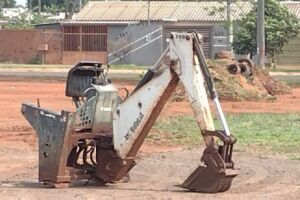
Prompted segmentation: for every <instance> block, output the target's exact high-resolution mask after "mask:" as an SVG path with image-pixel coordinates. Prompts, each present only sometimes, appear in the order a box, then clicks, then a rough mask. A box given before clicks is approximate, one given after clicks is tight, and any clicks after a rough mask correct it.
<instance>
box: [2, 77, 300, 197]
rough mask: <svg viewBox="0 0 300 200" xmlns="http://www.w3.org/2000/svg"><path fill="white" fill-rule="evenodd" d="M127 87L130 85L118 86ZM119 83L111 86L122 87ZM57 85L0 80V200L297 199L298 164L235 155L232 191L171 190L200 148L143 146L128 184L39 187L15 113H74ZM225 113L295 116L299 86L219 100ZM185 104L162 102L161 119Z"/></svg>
mask: <svg viewBox="0 0 300 200" xmlns="http://www.w3.org/2000/svg"><path fill="white" fill-rule="evenodd" d="M124 84H125V85H126V86H127V87H128V88H129V89H132V88H133V85H132V84H128V83H124ZM124 84H123V83H117V85H122V86H124ZM64 90H65V83H64V82H61V81H48V82H45V81H43V82H38V81H30V82H28V81H24V80H23V81H22V80H18V81H15V80H1V79H0V111H1V112H0V200H1V199H201V198H202V199H234V200H235V199H272V200H274V199H300V167H299V166H300V161H292V160H286V159H284V158H279V157H272V156H261V155H259V154H258V153H257V152H253V151H251V149H249V150H247V151H245V152H244V151H236V152H235V154H234V160H235V161H236V163H237V165H238V167H240V168H241V170H240V174H239V176H238V177H237V178H236V179H234V182H233V185H232V188H231V189H230V190H229V191H227V192H225V193H222V194H200V193H187V192H185V190H183V189H181V188H179V187H177V186H176V185H179V184H180V183H181V182H182V181H184V179H185V178H186V177H187V176H188V175H189V173H191V171H193V170H194V169H195V168H196V166H197V164H198V162H199V159H200V155H201V153H202V149H199V150H183V149H181V147H176V146H169V145H150V144H145V145H143V148H142V150H141V152H140V154H139V158H138V165H137V166H135V167H134V169H133V170H132V173H131V181H130V182H129V183H117V184H111V185H107V186H105V187H96V186H94V185H87V186H81V185H78V186H76V187H72V188H66V189H45V188H42V187H41V185H40V184H38V182H37V176H38V160H37V156H38V154H37V151H38V149H37V138H36V135H35V133H34V132H33V130H32V129H31V128H30V126H29V124H28V123H27V122H26V121H25V119H24V118H23V116H22V115H21V113H20V109H21V103H22V102H33V103H36V101H37V98H39V100H40V103H41V107H44V108H49V109H50V110H57V111H59V110H60V109H61V108H64V109H65V110H70V111H72V110H74V105H73V104H72V102H71V100H70V99H69V98H67V97H65V96H64V92H65V91H64ZM222 106H223V108H224V110H225V112H232V113H240V112H300V88H296V89H293V94H292V95H286V96H279V97H278V99H277V100H276V101H262V102H229V101H226V102H222ZM191 113H192V112H191V109H190V107H189V104H188V103H187V102H168V104H167V106H166V107H165V108H164V110H163V112H162V115H161V117H169V116H174V115H180V114H184V115H188V114H191Z"/></svg>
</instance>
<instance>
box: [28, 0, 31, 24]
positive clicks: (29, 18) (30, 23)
mask: <svg viewBox="0 0 300 200" xmlns="http://www.w3.org/2000/svg"><path fill="white" fill-rule="evenodd" d="M28 7H29V24H31V12H32V2H31V0H29V5H28Z"/></svg>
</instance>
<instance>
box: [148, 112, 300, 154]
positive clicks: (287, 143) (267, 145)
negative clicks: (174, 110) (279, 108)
mask: <svg viewBox="0 0 300 200" xmlns="http://www.w3.org/2000/svg"><path fill="white" fill-rule="evenodd" d="M227 121H228V124H229V127H230V130H231V132H232V133H233V135H234V136H235V137H236V138H237V139H238V143H237V146H238V147H245V146H247V147H251V148H253V147H254V148H261V149H264V150H265V149H267V150H270V151H271V152H273V153H279V154H288V155H293V156H294V157H295V158H300V151H299V149H300V114H289V113H286V114H273V113H255V114H252V113H249V114H248V113H243V114H228V115H227ZM216 126H217V128H220V123H218V122H217V125H216ZM154 129H155V131H157V132H158V133H155V138H156V140H159V139H158V137H160V135H161V137H165V136H163V135H164V133H165V134H167V135H168V137H167V138H168V139H170V141H171V142H172V143H175V144H180V145H184V146H186V147H193V146H196V145H199V144H200V143H202V137H200V135H199V131H198V126H197V124H196V122H195V119H194V118H193V117H191V116H177V117H172V118H169V119H162V120H159V121H158V122H157V123H156V124H155V126H154ZM152 137H153V136H152ZM149 139H151V136H150V138H149Z"/></svg>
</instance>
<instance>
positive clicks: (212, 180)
mask: <svg viewBox="0 0 300 200" xmlns="http://www.w3.org/2000/svg"><path fill="white" fill-rule="evenodd" d="M237 174H238V172H237V170H233V169H226V170H221V171H219V172H218V171H215V170H214V169H213V168H211V167H204V166H199V167H198V168H197V169H196V170H195V171H194V172H193V173H192V174H191V175H190V176H189V177H188V178H187V179H186V180H185V181H184V183H183V184H182V187H183V188H187V189H189V190H192V191H195V192H205V193H217V192H225V191H226V190H228V189H229V188H230V186H231V182H232V179H233V178H234V177H235V176H236V175H237Z"/></svg>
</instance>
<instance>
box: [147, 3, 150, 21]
mask: <svg viewBox="0 0 300 200" xmlns="http://www.w3.org/2000/svg"><path fill="white" fill-rule="evenodd" d="M147 18H148V26H150V0H148V9H147Z"/></svg>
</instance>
